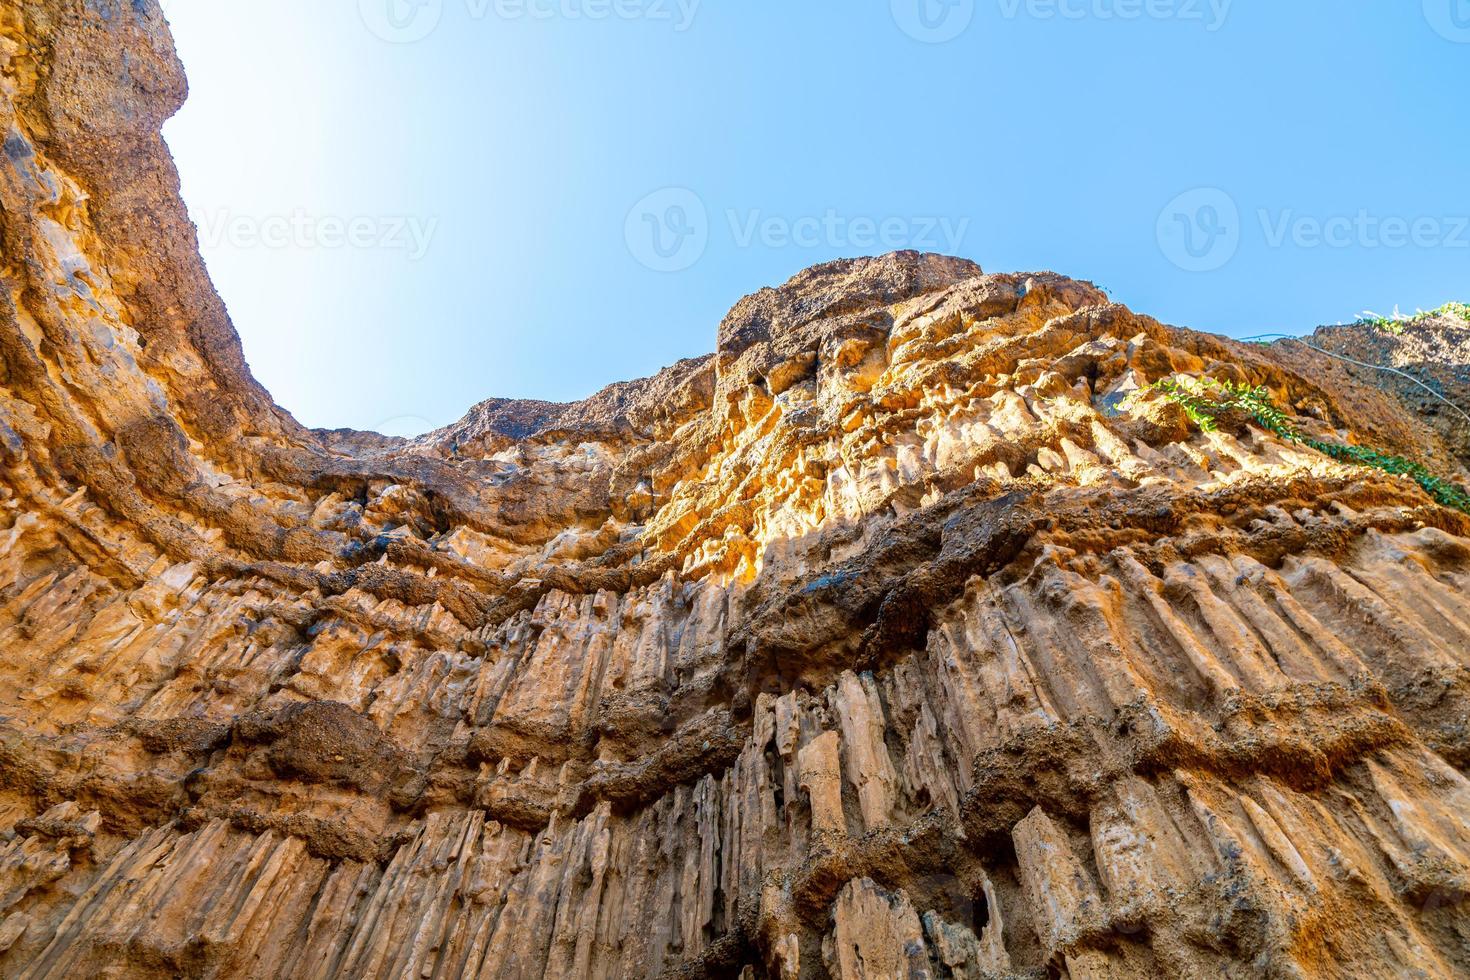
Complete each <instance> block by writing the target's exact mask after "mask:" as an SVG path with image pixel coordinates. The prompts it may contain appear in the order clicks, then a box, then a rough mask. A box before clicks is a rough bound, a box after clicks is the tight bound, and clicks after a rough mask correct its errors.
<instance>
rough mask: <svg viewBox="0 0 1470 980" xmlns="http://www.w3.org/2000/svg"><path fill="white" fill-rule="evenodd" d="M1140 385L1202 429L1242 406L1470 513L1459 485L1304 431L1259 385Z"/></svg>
mask: <svg viewBox="0 0 1470 980" xmlns="http://www.w3.org/2000/svg"><path fill="white" fill-rule="evenodd" d="M1467 319H1470V318H1467ZM1142 390H1143V391H1156V392H1158V393H1159V394H1161V395H1163V396H1164V397H1165V398H1168V399H1169V400H1170V401H1172V402H1174V403H1175V404H1176V405H1178V406H1179V407H1180V408H1182V409H1184V412H1185V414H1186V415H1188V416H1189V418H1190V420H1191V421H1193V422H1194V424H1195V425H1197V426H1199V427H1200V429H1201V430H1202V431H1204V432H1214V431H1215V430H1216V429H1218V428H1219V423H1218V421H1217V419H1218V418H1219V416H1220V415H1222V414H1224V413H1226V412H1230V411H1237V410H1238V411H1242V412H1245V413H1246V414H1247V415H1249V416H1250V417H1251V418H1252V419H1253V420H1254V421H1255V423H1256V424H1257V425H1259V426H1260V427H1261V428H1263V429H1265V430H1267V431H1268V432H1272V433H1275V434H1276V435H1277V436H1279V437H1280V438H1282V439H1284V440H1286V441H1287V442H1292V443H1295V444H1297V445H1299V446H1306V447H1308V448H1309V449H1315V450H1316V451H1317V452H1319V453H1322V454H1323V455H1324V456H1328V457H1331V458H1332V459H1335V460H1337V461H1338V462H1340V463H1347V464H1350V465H1353V466H1369V467H1372V468H1373V469H1376V470H1380V471H1382V472H1384V473H1389V474H1391V475H1393V476H1401V477H1406V478H1408V479H1410V480H1413V481H1414V482H1415V483H1417V484H1418V485H1419V486H1420V487H1421V488H1422V489H1423V490H1424V492H1425V493H1427V494H1429V495H1430V496H1431V497H1433V498H1434V499H1435V501H1437V502H1438V503H1440V504H1442V505H1443V506H1445V507H1453V508H1454V509H1455V510H1459V511H1462V512H1464V513H1466V514H1470V492H1467V491H1466V490H1465V488H1464V487H1462V486H1460V485H1459V484H1456V483H1452V482H1450V481H1449V480H1446V479H1444V478H1443V477H1440V476H1436V475H1435V474H1434V473H1432V472H1430V471H1429V470H1428V469H1426V468H1425V467H1424V466H1423V465H1422V464H1420V463H1416V462H1414V461H1413V460H1410V459H1405V458H1404V457H1402V456H1394V455H1392V454H1389V453H1385V452H1382V451H1381V450H1378V449H1374V448H1373V447H1371V446H1352V445H1348V444H1346V443H1341V442H1328V441H1326V440H1323V439H1317V438H1315V437H1313V436H1309V435H1307V434H1306V433H1304V432H1302V431H1301V430H1300V429H1298V428H1297V427H1296V426H1295V425H1293V424H1292V422H1291V419H1289V418H1288V417H1287V415H1286V413H1285V412H1283V411H1282V410H1281V409H1280V408H1278V407H1277V406H1276V403H1275V402H1274V401H1272V399H1271V393H1270V392H1269V391H1268V390H1267V389H1266V387H1265V386H1264V385H1261V386H1259V387H1255V388H1252V387H1250V386H1249V385H1242V384H1237V383H1235V382H1233V381H1217V380H1216V379H1214V378H1203V379H1200V380H1195V379H1192V378H1184V379H1175V378H1164V379H1162V380H1160V381H1156V382H1154V383H1153V384H1152V385H1150V386H1149V387H1148V388H1145V389H1142Z"/></svg>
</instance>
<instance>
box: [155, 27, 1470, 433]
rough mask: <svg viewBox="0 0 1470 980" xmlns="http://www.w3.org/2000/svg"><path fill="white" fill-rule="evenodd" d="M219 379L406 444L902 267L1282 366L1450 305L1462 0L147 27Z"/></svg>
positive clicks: (1462, 270)
mask: <svg viewBox="0 0 1470 980" xmlns="http://www.w3.org/2000/svg"><path fill="white" fill-rule="evenodd" d="M165 8H166V10H167V12H168V16H169V20H170V22H171V23H172V24H173V26H174V31H175V35H176V39H177V43H178V47H179V52H180V55H181V57H182V58H183V61H184V64H185V67H186V68H187V69H188V72H189V76H190V82H191V90H192V95H191V98H190V102H189V104H188V106H186V108H185V109H184V110H183V111H182V112H181V113H180V114H179V116H178V117H177V118H176V119H174V120H172V121H171V122H170V123H169V124H168V126H167V127H166V129H165V135H166V137H167V138H168V141H169V143H170V145H171V146H172V148H173V150H174V153H175V157H176V159H177V161H178V164H179V168H180V171H181V173H182V175H183V186H184V195H185V198H186V200H187V201H188V203H189V206H190V210H191V213H192V214H193V216H194V218H195V221H196V223H197V224H198V225H199V226H200V230H201V237H202V239H203V246H204V252H205V257H206V260H207V262H208V264H209V268H210V272H211V274H212V275H213V277H214V280H215V282H216V284H217V286H218V287H219V289H220V291H221V293H222V294H223V296H224V298H225V300H226V302H227V303H228V305H229V308H230V311H231V314H232V315H233V317H234V320H235V325H236V327H237V328H238V329H239V331H240V334H241V337H242V339H243V341H244V345H245V352H246V355H247V357H248V358H249V360H250V363H251V365H252V367H253V368H254V370H255V372H256V374H257V376H258V377H259V378H260V379H261V380H262V381H263V382H264V383H265V384H266V385H267V386H268V387H269V388H270V389H271V391H272V392H273V394H274V395H275V396H276V398H277V400H278V401H279V402H280V403H281V404H283V405H284V406H285V407H286V408H288V409H290V410H292V411H293V412H295V413H296V415H297V417H298V418H300V419H301V420H302V421H303V422H305V423H306V424H308V425H314V426H352V427H356V428H372V429H379V430H383V431H392V432H396V433H398V434H407V433H411V432H414V431H418V430H423V429H427V428H429V427H431V426H436V425H441V424H445V423H447V422H450V421H453V420H454V419H456V418H458V417H459V416H460V415H461V414H462V413H463V412H464V411H465V410H466V409H467V408H468V407H469V406H470V405H471V404H473V403H474V402H476V401H479V400H481V399H483V398H486V397H489V396H492V395H501V396H517V397H538V398H548V399H555V400H568V399H574V398H579V397H583V396H585V395H587V394H590V393H592V392H593V391H595V390H597V389H598V388H600V387H601V386H603V385H604V384H607V383H609V382H612V381H618V380H624V379H627V378H632V377H637V376H640V375H645V374H649V373H652V372H654V371H656V370H657V369H658V368H660V367H662V366H664V365H666V364H668V363H670V362H672V361H673V360H675V359H677V358H680V357H687V356H691V355H695V354H701V353H705V352H707V351H709V350H710V349H712V347H713V345H714V338H715V328H716V326H717V324H718V322H719V320H720V318H721V316H723V314H724V313H725V311H726V310H727V309H728V308H729V307H730V306H731V305H732V304H733V303H734V302H735V300H737V299H738V298H739V297H740V296H741V295H743V294H744V293H747V292H750V291H753V290H754V289H756V288H758V287H760V286H762V285H768V284H774V283H777V282H780V281H782V280H784V279H786V278H787V277H789V276H790V275H791V274H793V273H795V272H797V271H798V270H800V269H802V268H804V267H806V266H808V265H811V264H813V263H816V262H821V261H825V260H827V259H831V258H834V257H838V256H845V255H858V254H872V253H877V252H881V251H886V250H888V249H890V248H894V247H918V248H924V249H928V250H935V251H947V252H952V253H955V254H960V255H965V256H968V257H970V258H973V259H975V260H977V261H979V262H980V263H981V264H982V265H984V266H985V267H986V268H987V269H989V270H992V271H1009V270H1032V269H1055V270H1057V271H1059V272H1064V273H1066V274H1068V275H1072V276H1076V277H1078V278H1086V279H1092V280H1094V281H1095V282H1097V283H1098V284H1099V285H1101V286H1103V287H1105V288H1106V289H1107V290H1108V291H1109V292H1110V293H1111V294H1112V295H1113V296H1114V298H1116V299H1118V300H1119V301H1121V302H1125V303H1127V304H1129V305H1130V306H1132V307H1134V308H1135V309H1137V310H1140V311H1142V312H1146V313H1150V314H1153V315H1155V316H1157V317H1159V318H1160V319H1163V320H1166V321H1169V322H1173V323H1179V324H1184V325H1188V326H1194V327H1199V328H1202V329H1209V330H1216V331H1221V332H1225V333H1231V334H1235V335H1249V334H1256V333H1262V332H1268V331H1289V332H1301V331H1304V330H1307V329H1309V328H1311V327H1312V326H1314V325H1316V324H1319V323H1324V322H1337V321H1340V320H1344V319H1350V318H1352V317H1353V316H1354V315H1356V314H1357V313H1359V312H1360V311H1363V310H1368V309H1371V310H1375V311H1377V312H1388V311H1390V310H1391V309H1392V308H1393V307H1394V306H1395V305H1398V306H1401V307H1402V308H1404V309H1405V310H1413V309H1415V308H1418V307H1426V308H1427V307H1432V306H1437V305H1439V304H1440V303H1443V302H1445V301H1448V300H1451V299H1470V181H1467V179H1466V178H1467V161H1470V126H1467V125H1466V123H1467V118H1470V110H1467V105H1470V102H1467V98H1466V92H1467V91H1470V85H1467V82H1470V0H1394V2H1387V0H1290V2H1280V0H1277V2H1268V0H862V2H855V0H799V2H794V0H780V2H774V0H770V2H767V0H738V2H737V0H311V2H309V3H303V2H301V0H167V2H166V3H165Z"/></svg>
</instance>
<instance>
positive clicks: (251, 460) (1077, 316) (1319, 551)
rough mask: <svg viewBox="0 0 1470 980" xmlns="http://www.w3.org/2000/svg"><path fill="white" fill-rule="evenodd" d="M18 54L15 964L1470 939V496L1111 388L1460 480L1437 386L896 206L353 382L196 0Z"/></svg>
mask: <svg viewBox="0 0 1470 980" xmlns="http://www.w3.org/2000/svg"><path fill="white" fill-rule="evenodd" d="M0 85H3V93H0V95H3V98H0V128H3V132H4V156H3V159H0V235H3V249H4V251H3V256H4V272H3V276H0V285H3V287H4V288H3V291H0V351H3V360H0V455H3V462H4V478H3V482H0V975H3V976H4V977H7V978H28V980H29V978H43V977H46V978H51V977H81V976H110V977H165V976H189V977H324V978H325V977H426V978H428V977H433V978H447V977H458V976H476V977H487V978H505V977H542V976H548V977H579V978H580V977H657V976H686V977H693V976H745V977H782V978H811V977H822V976H840V977H851V978H868V980H891V978H898V977H903V978H914V977H936V978H939V977H956V978H971V980H973V978H981V977H1005V976H1037V977H1041V976H1047V975H1050V976H1054V977H1072V978H1077V980H1080V978H1099V977H1135V976H1136V977H1155V976H1181V977H1183V976H1201V977H1203V976H1242V977H1244V976H1252V977H1254V976H1280V977H1286V976H1293V977H1349V976H1351V977H1386V976H1406V975H1414V976H1429V977H1449V976H1455V975H1464V974H1465V973H1466V971H1467V970H1470V922H1467V905H1466V904H1465V895H1466V892H1467V889H1470V827H1467V823H1466V821H1467V814H1470V783H1467V782H1466V778H1465V775H1464V772H1465V767H1466V766H1467V764H1470V738H1467V693H1470V684H1467V674H1466V664H1467V662H1470V603H1467V601H1466V597H1467V589H1470V517H1467V516H1466V515H1464V514H1462V513H1459V512H1457V511H1455V510H1452V509H1447V508H1446V507H1443V506H1438V505H1436V504H1435V503H1434V502H1433V501H1432V500H1431V499H1430V497H1428V496H1426V495H1425V493H1424V492H1423V491H1421V490H1420V488H1419V487H1418V486H1417V485H1416V484H1415V483H1413V482H1411V481H1409V480H1405V479H1401V478H1396V477H1393V476H1389V475H1386V474H1383V473H1380V472H1378V471H1376V470H1373V469H1367V468H1362V467H1353V466H1348V465H1343V464H1340V463H1337V462H1333V461H1332V460H1330V459H1328V458H1326V457H1325V456H1322V455H1320V454H1318V453H1316V452H1313V451H1312V450H1310V449H1307V448H1304V447H1302V446H1297V445H1291V444H1288V443H1284V442H1282V441H1281V440H1280V439H1278V438H1276V437H1275V436H1272V435H1270V434H1268V433H1265V432H1263V431H1262V430H1261V429H1259V428H1257V427H1254V426H1252V425H1250V424H1247V423H1245V422H1244V421H1242V422H1241V424H1239V425H1225V426H1223V427H1222V428H1221V429H1220V431H1217V432H1213V433H1202V432H1200V431H1199V430H1198V429H1196V428H1195V427H1194V426H1192V425H1191V424H1190V422H1189V420H1188V418H1187V417H1186V416H1185V414H1184V412H1183V411H1182V410H1181V409H1180V408H1179V407H1178V406H1177V405H1176V404H1174V403H1173V402H1172V401H1169V400H1167V399H1164V398H1159V397H1149V396H1142V397H1134V398H1131V399H1130V398H1128V397H1127V396H1128V394H1129V393H1130V392H1133V391H1135V390H1137V389H1139V388H1141V387H1144V386H1147V385H1148V384H1149V383H1150V382H1152V381H1155V380H1157V379H1160V378H1165V377H1169V376H1171V375H1188V376H1195V377H1201V376H1211V377H1215V378H1221V379H1234V380H1237V381H1245V382H1250V383H1252V384H1262V385H1266V386H1267V387H1268V388H1269V389H1270V391H1271V392H1272V394H1273V395H1274V397H1275V399H1276V401H1277V403H1278V404H1280V405H1283V406H1286V407H1287V408H1288V410H1289V412H1290V413H1291V414H1292V416H1293V417H1294V419H1295V421H1296V424H1297V425H1299V426H1302V427H1303V428H1304V429H1307V430H1309V431H1311V432H1313V433H1317V434H1320V435H1331V436H1333V437H1335V438H1339V439H1349V440H1361V441H1364V442H1371V443H1374V444H1377V445H1381V446H1383V447H1385V448H1386V449H1389V450H1394V451H1398V452H1401V453H1404V454H1406V455H1410V456H1412V457H1414V458H1415V459H1419V460H1421V461H1423V462H1424V463H1426V465H1429V466H1430V467H1432V468H1433V469H1435V470H1436V471H1437V472H1440V473H1444V474H1448V475H1451V476H1458V477H1460V478H1463V476H1464V464H1465V462H1466V456H1465V447H1466V445H1467V442H1466V439H1465V435H1466V432H1465V429H1464V428H1463V427H1459V426H1458V423H1457V422H1456V421H1455V419H1454V418H1453V417H1452V414H1451V413H1441V414H1440V416H1438V417H1437V418H1433V419H1430V420H1429V421H1426V419H1425V417H1424V416H1423V415H1422V414H1421V411H1420V409H1421V408H1422V407H1423V406H1422V405H1421V404H1419V403H1418V402H1416V401H1414V400H1412V399H1410V400H1407V401H1400V400H1399V398H1398V397H1396V395H1395V394H1394V390H1395V389H1385V388H1383V387H1382V386H1380V385H1379V384H1378V383H1377V380H1378V379H1375V378H1372V377H1370V374H1371V372H1365V371H1358V372H1357V376H1356V377H1354V376H1353V375H1352V374H1351V373H1350V366H1347V365H1344V364H1342V363H1341V362H1337V361H1332V360H1330V359H1327V358H1324V357H1322V356H1321V355H1319V354H1316V353H1314V352H1311V351H1307V350H1305V349H1303V348H1300V347H1294V346H1291V345H1280V346H1276V347H1269V348H1268V347H1260V346H1254V345H1246V344H1240V343H1234V342H1231V341H1228V340H1224V339H1221V338H1218V337H1212V336H1207V335H1203V334H1198V333H1193V332H1190V331H1187V330H1182V329H1176V328H1172V327H1167V326H1164V325H1161V324H1159V323H1157V322H1155V321H1154V320H1151V319H1149V318H1147V317H1144V316H1139V315H1136V314H1134V313H1132V312H1130V311H1128V310H1127V309H1124V308H1123V307H1121V306H1118V305H1116V304H1113V303H1111V302H1109V300H1108V299H1107V297H1106V296H1104V295H1103V294H1102V293H1101V292H1099V291H1098V290H1097V289H1095V288H1093V287H1092V286H1090V285H1088V284H1086V283H1081V282H1075V281H1072V280H1069V279H1065V278H1062V277H1060V276H1056V275H1051V274H1037V275H985V274H982V272H981V270H980V269H978V268H976V267H975V266H973V265H971V264H969V263H966V262H963V261H959V260H954V259H945V258H939V257H934V256H920V255H915V254H896V255H889V256H885V257H883V258H879V259H871V260H858V261H850V262H839V263H833V264H830V265H826V266H822V267H819V268H816V269H812V270H810V271H808V272H805V273H803V274H801V275H800V276H798V277H796V278H795V279H793V280H792V281H791V282H790V283H787V284H786V285H785V286H783V287H781V288H779V289H769V290H764V291H762V292H760V293H757V294H755V295H754V296H751V297H749V298H747V299H746V300H744V301H742V302H741V303H740V304H739V305H738V306H737V307H736V308H735V309H734V310H733V311H732V312H731V314H730V316H729V317H728V318H727V319H726V321H725V323H724V324H723V325H722V326H721V328H720V331H719V336H718V341H717V350H716V352H715V353H714V354H713V355H712V356H710V357H707V358H703V359H700V360H695V361H688V362H684V363H681V364H678V365H676V366H674V367H672V368H670V369H668V370H666V371H664V372H663V373H662V374H660V375H658V376H657V377H655V378H652V379H648V380H645V381H639V382H632V383H628V384H623V385H617V386H614V387H612V388H609V389H608V390H607V391H605V392H603V393H602V394H600V395H598V396H596V397H594V398H591V399H589V400H587V401H585V402H582V403H579V404H575V405H547V404H540V403H525V402H517V403H507V402H488V403H486V404H485V405H482V406H480V407H478V408H476V409H475V410H473V411H472V412H471V413H470V415H469V416H468V417H467V418H466V419H465V420H464V421H463V422H461V423H460V424H458V425H456V426H453V427H451V428H449V429H446V430H443V431H440V432H436V433H434V434H432V435H430V436H426V437H424V438H422V439H419V440H415V441H413V442H404V441H402V440H393V439H386V438H383V437H378V436H372V435H369V434H363V433H344V432H338V433H316V432H310V431H306V430H304V429H302V428H301V427H300V426H299V425H297V424H296V423H295V422H294V421H293V420H292V419H291V418H290V416H289V415H287V414H286V413H285V412H283V411H281V410H280V409H278V408H276V407H275V406H274V405H273V403H272V402H271V400H270V398H269V396H268V395H267V394H266V393H265V392H264V391H263V390H262V389H261V388H260V387H259V386H258V385H257V384H256V383H255V382H254V381H253V380H252V379H251V377H250V375H249V373H248V370H247V368H246V366H245V363H244V360H243V358H242V356H241V351H240V347H239V344H238V342H237V340H236V338H235V335H234V333H233V330H232V328H231V326H230V324H229V322H228V319H227V317H226V314H225V311H224V309H223V306H222V305H221V303H220V301H219V299H218V298H217V297H216V295H215V294H214V292H213V290H212V288H211V287H210V284H209V282H208V280H207V278H206V276H205V273H204V270H203V267H202V265H201V262H200V260H199V258H198V255H197V252H196V249H195V237H194V232H193V229H192V227H191V225H190V224H189V222H188V220H187V218H186V216H185V212H184V210H183V208H182V205H181V204H180V202H179V199H178V194H177V179H176V176H175V173H174V170H173V168H172V164H171V163H170V161H169V159H168V156H167V154H166V152H165V150H164V147H163V145H162V143H161V142H160V140H159V137H158V130H159V126H160V124H161V122H162V121H163V119H164V118H166V117H167V116H168V115H169V114H170V113H171V112H173V111H174V110H175V109H176V108H177V107H178V105H179V103H180V100H181V99H182V98H183V95H184V90H185V87H184V81H183V77H182V73H181V71H180V69H179V66H178V64H177V62H176V60H175V58H174V55H173V53H172V48H171V43H170V41H169V38H168V34H167V30H166V27H165V24H164V22H163V20H162V18H161V16H160V13H159V11H158V9H157V6H156V3H155V2H154V0H131V2H123V0H34V2H26V3H20V4H17V3H15V2H6V3H4V4H3V5H0ZM1413 330H1414V331H1415V334H1414V336H1415V337H1418V338H1420V343H1421V346H1425V347H1426V349H1427V350H1429V353H1430V354H1432V355H1433V356H1434V357H1437V358H1439V359H1440V360H1444V359H1445V358H1446V357H1447V356H1448V355H1446V354H1445V351H1446V350H1450V351H1451V353H1453V350H1452V348H1453V345H1454V344H1461V345H1463V342H1464V338H1465V336H1466V332H1467V330H1470V328H1467V327H1466V326H1465V325H1464V324H1460V323H1440V324H1431V325H1428V326H1426V325H1420V326H1416V327H1415V328H1413ZM1343 338H1347V340H1351V337H1348V336H1347V335H1345V334H1344V335H1341V336H1340V337H1339V339H1343ZM1447 338H1448V339H1447ZM1329 339H1330V338H1328V339H1324V338H1319V341H1320V342H1322V343H1327V342H1328V340H1329ZM1406 349H1407V348H1406ZM1425 356H1428V355H1425ZM1401 360H1402V358H1401Z"/></svg>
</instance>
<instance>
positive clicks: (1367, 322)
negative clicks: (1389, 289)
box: [1357, 303, 1470, 335]
mask: <svg viewBox="0 0 1470 980" xmlns="http://www.w3.org/2000/svg"><path fill="white" fill-rule="evenodd" d="M1439 316H1457V317H1459V318H1460V319H1461V320H1464V321H1466V322H1467V323H1470V304H1467V303H1446V304H1445V305H1443V306H1441V307H1438V308H1436V309H1433V310H1420V311H1419V312H1418V313H1415V314H1413V315H1412V316H1410V315H1409V314H1407V313H1400V312H1399V311H1398V307H1394V311H1393V312H1392V313H1390V314H1389V315H1388V316H1380V315H1379V314H1377V313H1374V312H1372V311H1371V310H1369V311H1367V312H1364V313H1363V314H1362V315H1360V316H1359V317H1358V319H1357V325H1358V326H1361V327H1377V328H1378V329H1379V330H1383V331H1386V332H1388V333H1391V334H1395V335H1397V334H1401V333H1403V332H1404V330H1405V329H1406V328H1407V327H1409V326H1411V325H1413V324H1415V323H1423V322H1424V321H1425V320H1431V319H1433V318H1435V317H1439Z"/></svg>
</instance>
